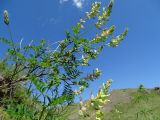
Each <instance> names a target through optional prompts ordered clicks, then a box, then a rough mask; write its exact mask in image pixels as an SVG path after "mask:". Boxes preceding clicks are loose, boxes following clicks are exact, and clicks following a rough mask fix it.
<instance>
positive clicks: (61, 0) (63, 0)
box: [59, 0, 69, 4]
mask: <svg viewBox="0 0 160 120" xmlns="http://www.w3.org/2000/svg"><path fill="white" fill-rule="evenodd" d="M68 1H69V0H59V3H60V4H62V3H64V2H68Z"/></svg>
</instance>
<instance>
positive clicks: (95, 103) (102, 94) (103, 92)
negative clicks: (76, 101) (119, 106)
mask: <svg viewBox="0 0 160 120" xmlns="http://www.w3.org/2000/svg"><path fill="white" fill-rule="evenodd" d="M111 83H112V80H108V81H107V82H106V83H105V84H103V85H102V87H101V88H100V89H99V92H98V94H97V95H96V96H95V97H94V96H93V94H92V95H91V98H90V100H89V101H88V102H86V103H84V102H83V101H82V99H81V101H80V110H79V115H80V116H82V117H89V116H90V114H89V113H88V112H87V111H88V110H89V109H91V108H92V109H93V110H94V111H95V113H96V120H103V112H102V108H103V105H105V104H106V103H107V102H109V101H110V100H109V99H108V97H109V96H110V94H108V89H109V87H110V85H111Z"/></svg>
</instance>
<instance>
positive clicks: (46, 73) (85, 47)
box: [0, 1, 128, 120]
mask: <svg viewBox="0 0 160 120" xmlns="http://www.w3.org/2000/svg"><path fill="white" fill-rule="evenodd" d="M112 6H113V2H112V1H111V2H110V4H109V6H108V7H106V8H104V9H103V10H102V12H101V14H100V11H99V9H100V3H99V2H95V3H93V4H92V7H91V10H90V12H87V13H86V15H85V17H84V18H82V19H80V21H79V22H78V23H77V24H76V25H75V26H73V27H72V31H66V38H65V39H64V40H61V41H58V42H56V43H53V44H51V45H48V44H47V41H46V40H44V39H43V40H41V41H40V43H39V44H34V43H32V42H31V43H30V44H28V45H22V44H21V43H22V41H20V43H15V42H14V41H13V37H12V32H11V29H10V27H9V25H10V20H9V15H8V12H7V10H5V11H4V23H5V24H6V25H7V27H8V30H9V33H10V40H9V39H7V38H4V37H0V41H1V42H3V43H5V44H7V45H8V51H7V56H5V58H4V59H2V60H1V63H0V75H1V80H0V88H1V90H0V94H1V97H0V102H1V104H0V105H2V106H5V107H4V108H5V109H4V110H5V111H6V112H7V113H8V114H9V115H10V116H11V118H13V119H16V120H30V119H32V120H37V119H38V120H53V119H55V118H56V119H58V117H60V115H61V114H62V113H63V112H64V111H65V108H66V107H67V106H68V105H70V104H71V103H73V101H74V98H75V97H76V96H77V95H79V94H81V93H82V92H83V91H84V90H85V88H87V87H89V82H90V81H94V80H95V79H97V78H98V77H99V76H100V74H101V71H100V70H99V69H98V68H96V69H95V70H93V72H91V73H89V74H88V75H87V76H84V74H83V71H82V70H81V68H82V67H84V66H89V61H90V60H93V59H96V58H97V57H98V55H99V54H100V52H101V51H102V49H103V48H104V47H107V46H108V47H117V46H118V44H120V42H121V41H122V40H123V38H124V37H125V36H126V34H127V31H128V30H127V29H126V30H125V31H124V32H123V33H121V34H120V35H118V36H117V37H112V39H110V40H107V38H108V39H109V38H110V37H109V36H113V32H114V31H115V26H114V25H112V26H111V27H109V28H106V26H105V24H106V23H107V22H108V20H109V19H108V18H109V16H110V13H111V10H112ZM90 20H93V21H94V22H93V27H92V28H93V29H97V30H98V32H99V34H97V35H94V36H93V38H92V39H88V38H85V37H84V34H87V33H88V32H89V31H90V30H92V29H90V30H89V31H88V30H87V29H86V28H85V29H84V26H85V24H88V23H87V22H88V21H90ZM56 44H57V47H56V48H55V46H54V45H56ZM81 56H82V57H81ZM75 88H78V89H75ZM104 91H105V92H106V89H105V88H104V89H101V90H100V93H99V95H100V96H101V97H103V95H101V94H102V93H103V94H105V93H104ZM99 95H98V96H99ZM98 96H97V97H96V99H95V101H94V102H93V104H94V105H96V104H97V107H98V108H99V103H97V101H99V100H100V101H99V102H103V101H105V100H104V99H105V98H103V100H102V98H99V97H98ZM104 96H105V95H104ZM97 107H96V109H98V108H97ZM96 113H97V118H100V117H101V111H96Z"/></svg>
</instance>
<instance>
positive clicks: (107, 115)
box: [70, 89, 160, 120]
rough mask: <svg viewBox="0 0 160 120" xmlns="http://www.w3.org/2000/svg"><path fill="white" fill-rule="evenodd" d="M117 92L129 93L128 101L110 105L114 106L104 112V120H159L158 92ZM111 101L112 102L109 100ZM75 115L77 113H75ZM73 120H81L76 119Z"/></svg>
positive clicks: (159, 103)
mask: <svg viewBox="0 0 160 120" xmlns="http://www.w3.org/2000/svg"><path fill="white" fill-rule="evenodd" d="M119 91H123V92H124V94H127V93H129V94H128V95H129V97H130V98H131V99H130V101H128V102H124V101H122V100H119V101H120V102H118V103H116V104H114V103H112V104H114V106H113V107H112V110H110V111H104V120H160V92H156V91H155V90H145V89H144V90H141V91H140V90H135V92H132V93H130V92H129V91H130V90H129V89H128V90H127V89H126V90H116V92H118V93H119ZM114 93H115V92H114ZM116 95H117V94H116ZM115 98H116V99H117V100H118V99H120V98H119V97H115ZM111 101H114V100H112V99H111ZM107 106H108V105H106V106H104V107H107ZM72 110H73V109H72ZM75 114H77V113H76V112H75ZM75 116H76V115H75ZM93 116H94V113H93ZM72 117H73V114H72ZM73 118H74V117H73ZM70 120H74V119H70ZM75 120H81V119H80V118H79V119H78V118H76V119H75ZM83 120H95V118H94V117H90V118H83Z"/></svg>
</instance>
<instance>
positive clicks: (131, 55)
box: [0, 0, 160, 98]
mask: <svg viewBox="0 0 160 120" xmlns="http://www.w3.org/2000/svg"><path fill="white" fill-rule="evenodd" d="M98 1H100V0H98ZM0 2H1V3H0V12H1V16H2V13H3V10H4V9H7V10H8V11H9V14H10V19H11V29H12V32H13V37H14V40H15V41H20V40H21V39H23V41H24V42H26V43H28V42H30V41H31V40H34V41H35V42H36V41H39V40H40V39H42V38H45V39H46V40H48V41H49V42H55V41H58V40H62V39H63V38H64V37H65V34H64V30H65V29H67V30H70V29H71V26H73V25H74V24H75V23H76V22H77V21H78V20H79V18H80V17H81V16H83V15H84V14H85V12H86V11H88V10H89V7H90V5H91V3H92V2H94V0H45V1H44V0H17V1H15V0H1V1H0ZM101 2H102V6H106V5H107V3H109V0H101ZM159 21H160V1H159V0H115V3H114V7H113V12H112V14H111V17H110V22H109V23H108V25H112V24H115V25H116V28H117V30H116V32H115V34H118V33H121V32H122V31H123V30H124V28H125V27H128V28H129V33H128V35H127V37H126V38H125V40H124V41H123V42H122V44H121V45H120V46H119V47H118V48H114V49H113V48H105V49H104V50H103V52H102V53H101V54H100V56H99V58H98V59H97V60H96V61H91V65H92V66H90V67H89V70H92V69H93V68H96V67H98V68H99V69H101V70H102V75H101V77H100V78H99V79H98V80H97V81H95V82H93V83H91V85H90V88H89V89H88V90H87V92H85V93H84V96H86V98H87V97H88V96H89V95H88V91H91V90H92V91H93V93H96V92H97V90H98V88H99V87H100V85H101V84H102V83H103V82H105V81H106V80H107V79H110V78H111V79H113V84H112V86H111V89H119V88H135V87H137V86H138V85H139V84H141V83H143V84H144V85H145V86H146V87H154V86H159V85H160V54H159V51H160V38H159V35H160V30H159V29H160V22H159ZM0 36H5V37H8V33H7V28H6V27H5V25H4V24H3V19H2V17H0ZM89 36H90V35H89ZM4 50H5V47H3V46H2V47H1V55H0V56H3V55H4V54H5V52H4Z"/></svg>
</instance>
